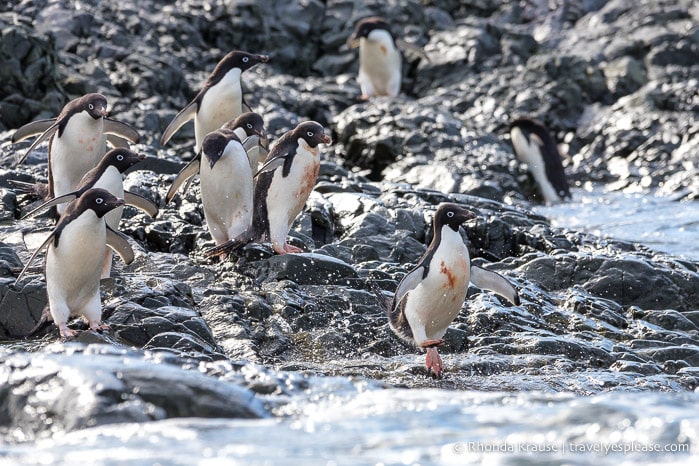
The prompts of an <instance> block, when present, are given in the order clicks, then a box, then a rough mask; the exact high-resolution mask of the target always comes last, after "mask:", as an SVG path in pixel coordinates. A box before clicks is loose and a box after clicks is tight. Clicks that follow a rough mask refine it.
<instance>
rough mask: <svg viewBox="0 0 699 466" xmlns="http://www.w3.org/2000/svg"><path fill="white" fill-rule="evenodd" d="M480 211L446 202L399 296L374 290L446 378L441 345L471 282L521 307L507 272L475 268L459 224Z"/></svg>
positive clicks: (398, 329) (399, 329) (430, 367)
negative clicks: (428, 243) (460, 232)
mask: <svg viewBox="0 0 699 466" xmlns="http://www.w3.org/2000/svg"><path fill="white" fill-rule="evenodd" d="M472 218H475V215H474V214H473V213H472V212H471V211H469V210H467V209H465V208H463V207H461V206H459V205H457V204H453V203H442V204H440V205H439V206H438V208H437V211H436V212H435V214H434V221H433V232H434V236H433V238H432V242H431V243H430V245H429V247H428V248H427V251H426V252H425V254H424V255H423V256H422V257H421V258H420V260H419V261H418V263H417V265H416V266H415V268H414V269H413V270H411V271H410V272H409V273H407V274H406V275H405V276H404V277H403V279H402V280H401V281H400V283H399V284H398V288H396V292H395V294H394V295H393V299H388V298H387V297H385V296H384V295H383V294H382V293H381V291H380V290H378V289H376V288H375V289H374V291H375V293H376V295H377V298H378V300H379V304H380V305H381V307H382V308H383V310H384V311H385V312H386V314H387V316H388V323H389V326H390V327H391V330H393V332H394V333H395V334H396V335H397V336H398V337H400V338H401V339H403V340H405V341H406V342H408V343H412V344H414V345H415V346H417V347H418V348H423V349H425V350H426V351H427V355H426V358H425V366H426V367H427V373H428V374H430V373H432V374H433V376H434V377H437V378H440V377H442V374H443V371H444V364H443V363H442V359H441V358H440V356H439V353H438V352H437V347H439V346H442V345H444V340H443V339H442V337H443V336H444V334H445V333H446V331H447V328H448V327H449V324H451V323H452V321H453V320H454V319H455V318H456V316H457V315H458V314H459V312H460V311H461V307H462V305H463V303H464V300H465V299H466V293H467V291H468V286H469V282H470V283H473V284H474V285H475V286H477V287H479V288H483V289H486V290H490V291H493V292H495V293H497V294H499V295H501V296H503V297H504V298H506V299H507V300H508V301H510V302H511V303H513V304H515V305H519V295H518V294H517V290H515V288H514V287H513V286H512V285H511V284H510V282H508V281H507V280H506V279H505V278H504V277H502V276H501V275H499V274H497V273H495V272H491V271H488V270H485V269H482V268H480V267H476V266H471V261H470V258H469V254H468V249H467V248H466V245H465V244H464V242H463V240H462V239H461V235H460V234H459V227H460V225H461V224H462V223H464V222H465V221H466V220H469V219H472Z"/></svg>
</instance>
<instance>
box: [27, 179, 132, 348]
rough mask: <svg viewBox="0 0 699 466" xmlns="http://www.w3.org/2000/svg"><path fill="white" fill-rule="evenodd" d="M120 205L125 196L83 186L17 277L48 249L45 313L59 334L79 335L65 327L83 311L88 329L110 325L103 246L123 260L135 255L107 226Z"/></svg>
mask: <svg viewBox="0 0 699 466" xmlns="http://www.w3.org/2000/svg"><path fill="white" fill-rule="evenodd" d="M123 205H124V200H123V199H118V198H117V197H116V196H114V195H113V194H111V193H109V192H108V191H106V190H104V189H99V188H94V189H89V190H87V191H85V193H83V195H82V196H80V197H79V198H78V199H76V200H74V201H73V202H71V203H70V204H68V207H67V208H66V209H65V212H64V213H63V215H62V216H61V218H60V219H59V221H58V223H57V224H56V227H55V228H54V229H53V231H52V232H51V234H50V235H49V237H48V238H47V239H46V241H44V243H43V244H42V245H41V246H39V248H38V249H37V250H36V251H35V252H34V254H33V255H32V256H31V258H30V259H29V261H28V262H27V265H26V266H25V267H24V269H23V270H22V272H21V273H20V275H19V277H17V280H16V281H15V286H17V283H19V281H20V280H21V279H22V277H23V276H24V274H25V273H26V271H27V269H28V268H29V266H30V265H31V264H32V262H33V261H34V259H36V257H37V256H38V255H39V252H41V250H42V249H44V248H47V252H46V267H45V274H46V293H47V295H48V302H49V303H48V313H49V314H50V317H51V318H52V319H53V321H54V323H55V324H56V325H57V326H58V329H59V331H60V334H61V337H63V338H70V337H73V336H75V335H76V334H77V331H75V330H72V329H70V328H68V319H69V318H70V317H71V316H82V317H83V318H84V319H85V320H87V322H88V323H89V325H90V329H92V330H102V329H106V328H108V327H106V326H104V325H102V304H101V301H100V290H99V285H100V272H101V270H102V265H103V258H104V255H105V251H106V249H107V247H110V248H112V249H114V251H116V252H117V253H118V254H119V256H120V257H121V258H122V260H123V261H124V262H125V263H127V264H128V263H130V262H131V261H132V260H133V257H134V256H133V250H132V249H131V246H130V245H129V243H128V241H127V239H126V237H125V236H124V235H122V234H121V233H119V232H117V231H114V230H112V229H111V228H109V226H107V224H106V222H105V220H104V216H105V215H106V214H107V213H108V212H110V211H112V210H114V209H116V208H118V207H121V206H123ZM44 318H47V316H46V310H45V313H44V316H42V320H43V319H44ZM41 323H42V322H40V323H39V324H41ZM39 324H38V325H39Z"/></svg>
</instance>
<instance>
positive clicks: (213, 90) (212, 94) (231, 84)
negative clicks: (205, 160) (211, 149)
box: [194, 68, 243, 147]
mask: <svg viewBox="0 0 699 466" xmlns="http://www.w3.org/2000/svg"><path fill="white" fill-rule="evenodd" d="M240 74H241V72H240V68H233V69H231V70H230V71H229V72H228V73H226V74H225V76H224V77H223V78H222V79H221V80H220V81H219V82H217V83H216V84H215V85H213V86H211V87H210V88H209V89H208V90H207V91H206V93H204V97H203V98H202V99H201V102H200V103H199V107H198V110H197V115H196V118H195V119H194V131H195V136H196V140H197V147H198V146H199V144H200V143H201V141H202V140H203V139H204V137H205V136H206V135H207V134H209V133H210V132H212V131H215V130H217V129H218V128H220V127H221V126H222V125H223V124H224V123H226V122H227V121H228V120H232V119H233V118H235V117H237V116H238V115H240V114H241V113H242V112H243V98H242V89H241V84H240Z"/></svg>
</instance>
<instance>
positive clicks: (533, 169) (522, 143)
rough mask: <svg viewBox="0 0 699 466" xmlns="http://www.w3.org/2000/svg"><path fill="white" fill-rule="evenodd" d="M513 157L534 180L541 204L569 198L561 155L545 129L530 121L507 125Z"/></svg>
mask: <svg viewBox="0 0 699 466" xmlns="http://www.w3.org/2000/svg"><path fill="white" fill-rule="evenodd" d="M510 138H511V139H512V146H513V147H514V150H515V154H516V155H517V158H519V159H520V160H521V161H522V162H523V163H526V164H527V169H528V170H529V172H530V173H531V174H532V176H533V177H534V180H535V181H536V183H537V184H538V186H539V189H540V190H541V194H542V195H543V197H544V201H545V202H546V203H547V204H554V203H557V202H561V201H565V200H567V199H570V198H571V194H570V187H569V186H568V179H567V178H566V174H565V170H564V169H563V164H562V162H561V154H560V152H559V151H558V147H557V146H556V143H555V142H554V140H553V138H552V137H551V135H550V134H549V132H548V130H547V129H546V127H545V126H544V125H543V124H542V123H541V122H540V121H538V120H535V119H533V118H519V119H516V120H514V121H512V123H511V124H510Z"/></svg>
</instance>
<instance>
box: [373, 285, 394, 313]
mask: <svg viewBox="0 0 699 466" xmlns="http://www.w3.org/2000/svg"><path fill="white" fill-rule="evenodd" d="M368 283H369V288H371V291H372V292H373V293H374V296H375V297H376V301H377V302H378V303H379V307H381V310H382V311H383V312H384V314H386V315H389V314H390V313H391V298H389V297H387V296H386V295H384V293H383V290H382V289H381V288H379V286H378V285H377V284H376V282H375V281H374V280H371V279H370V280H369V282H368Z"/></svg>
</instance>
